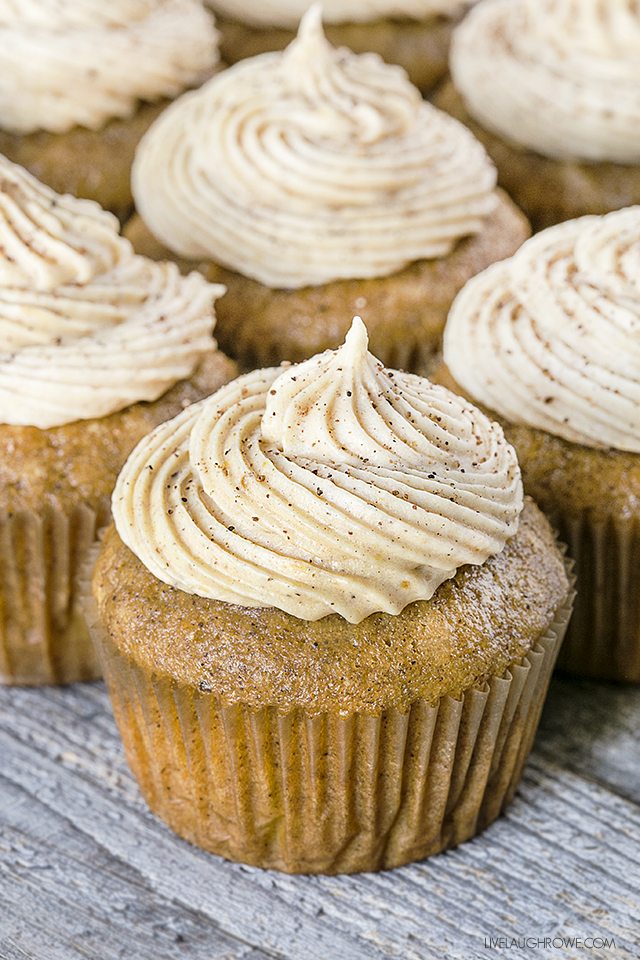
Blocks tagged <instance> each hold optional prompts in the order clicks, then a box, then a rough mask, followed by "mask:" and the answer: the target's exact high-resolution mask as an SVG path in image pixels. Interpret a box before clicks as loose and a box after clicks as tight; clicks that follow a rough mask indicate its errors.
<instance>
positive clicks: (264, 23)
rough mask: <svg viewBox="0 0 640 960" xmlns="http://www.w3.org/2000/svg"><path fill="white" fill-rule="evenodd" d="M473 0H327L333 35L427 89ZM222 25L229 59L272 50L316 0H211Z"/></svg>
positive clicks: (441, 70)
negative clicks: (402, 71)
mask: <svg viewBox="0 0 640 960" xmlns="http://www.w3.org/2000/svg"><path fill="white" fill-rule="evenodd" d="M471 2H472V0H375V2H374V3H371V2H370V0H349V2H348V3H345V2H344V0H328V2H327V0H325V2H324V3H323V5H322V9H323V15H324V18H325V21H326V23H327V36H328V38H329V40H330V41H331V43H334V44H336V45H337V46H345V47H349V48H350V49H351V50H355V51H356V52H357V53H368V52H369V51H370V50H372V51H374V52H375V53H378V54H380V56H381V57H383V59H384V60H386V61H387V62H388V63H398V64H400V66H402V67H404V69H405V70H406V71H407V73H408V74H409V76H410V77H411V80H412V82H413V83H415V84H416V86H417V87H420V89H421V90H426V89H429V88H431V87H433V85H434V84H435V83H437V81H438V80H440V79H441V78H442V77H443V76H444V75H445V73H446V72H447V53H448V49H449V41H450V39H451V29H452V25H453V24H454V23H455V22H456V20H457V19H459V17H460V16H461V15H462V13H463V12H464V11H465V10H466V9H467V8H468V7H469V5H470V3H471ZM208 3H209V6H210V7H211V8H212V9H213V10H215V12H216V16H217V19H218V24H219V27H220V34H221V39H220V43H221V48H222V53H223V56H224V59H225V60H226V61H227V63H237V61H238V60H243V59H245V58H246V57H254V56H256V55H257V54H259V53H266V52H267V51H269V50H283V49H284V47H286V46H287V45H288V44H289V43H291V41H292V40H293V38H294V36H295V31H296V27H297V26H298V23H299V22H300V18H301V17H302V15H303V14H304V12H305V11H306V10H307V9H308V8H309V7H310V6H311V3H310V0H270V2H268V3H261V4H256V3H253V2H251V0H208Z"/></svg>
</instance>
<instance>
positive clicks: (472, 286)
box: [444, 207, 640, 453]
mask: <svg viewBox="0 0 640 960" xmlns="http://www.w3.org/2000/svg"><path fill="white" fill-rule="evenodd" d="M444 357H445V362H446V364H447V366H448V367H449V369H450V371H451V373H452V374H453V376H454V377H455V379H456V380H457V382H458V383H459V384H460V385H461V386H462V387H463V389H464V390H465V392H466V393H467V394H468V395H469V396H471V397H473V399H474V400H475V401H476V402H478V403H480V404H482V405H483V406H486V407H488V408H489V409H491V410H493V411H495V412H496V413H498V414H500V415H501V416H503V417H505V418H506V419H507V420H508V421H510V422H511V423H519V424H527V425H529V426H531V427H535V428H537V429H540V430H545V431H546V432H547V433H552V434H555V435H556V436H558V437H562V438H563V439H565V440H568V441H570V442H573V443H578V444H583V445H585V446H589V447H602V448H614V449H617V450H624V451H629V452H632V453H640V207H629V208H627V209H625V210H620V211H616V212H614V213H610V214H607V215H606V216H604V217H596V216H593V217H583V218H581V219H579V220H571V221H568V222H567V223H562V224H559V225H558V226H555V227H551V228H550V229H548V230H544V231H543V232H542V233H539V234H537V235H536V236H535V237H533V238H532V239H531V240H528V241H527V243H525V244H524V246H523V247H521V248H520V250H519V251H518V252H517V253H516V254H515V256H513V257H512V258H511V259H510V260H504V261H502V262H501V263H497V264H495V265H494V266H492V267H489V269H488V270H485V271H484V273H481V274H479V275H478V276H477V277H474V278H473V280H471V281H470V282H469V283H468V284H467V285H466V287H465V288H464V289H463V290H462V292H461V293H460V294H459V295H458V298H457V299H456V301H455V303H454V305H453V308H452V310H451V313H450V316H449V320H448V322H447V327H446V331H445V340H444Z"/></svg>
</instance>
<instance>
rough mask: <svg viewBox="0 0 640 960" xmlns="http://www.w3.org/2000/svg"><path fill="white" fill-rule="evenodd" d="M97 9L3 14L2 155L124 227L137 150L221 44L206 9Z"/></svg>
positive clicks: (205, 73) (114, 4) (186, 5)
mask: <svg viewBox="0 0 640 960" xmlns="http://www.w3.org/2000/svg"><path fill="white" fill-rule="evenodd" d="M99 6H100V5H96V4H95V3H91V2H88V0H75V2H74V3H67V4H62V5H57V6H56V7H55V9H54V7H52V5H51V4H50V3H46V2H44V0H33V2H31V3H29V4H28V5H26V6H25V5H22V6H21V7H20V11H19V12H18V10H17V7H16V12H15V13H11V12H6V13H4V14H0V104H1V106H0V153H3V154H4V155H5V156H7V157H9V159H11V160H13V161H14V162H16V163H19V164H21V165H22V166H25V167H27V169H29V170H30V171H31V173H33V174H34V176H36V177H38V179H40V180H42V181H43V182H44V183H47V184H48V185H49V186H51V187H52V188H53V189H54V190H56V191H58V192H59V193H73V194H74V195H76V196H80V197H85V198H88V199H91V200H96V201H97V202H98V203H100V204H101V206H103V207H105V208H106V209H108V210H111V211H113V212H114V213H116V214H117V215H118V216H119V217H120V218H122V219H124V218H125V217H126V216H127V215H128V214H129V213H130V211H131V207H132V197H131V186H130V182H129V181H130V173H131V164H132V162H133V156H134V152H135V148H136V146H137V145H138V143H139V141H140V139H141V137H142V135H143V134H144V133H145V131H146V130H147V128H148V127H149V126H150V124H151V123H152V122H153V120H155V118H156V117H157V116H158V115H159V113H160V112H161V111H162V109H164V107H166V106H167V104H168V103H170V102H171V100H172V99H174V98H175V97H176V96H178V95H179V94H180V93H182V92H183V91H184V90H186V89H188V88H189V87H194V86H198V85H199V84H201V83H202V82H203V81H204V80H205V79H208V78H209V77H210V76H211V75H212V73H213V72H214V70H215V69H216V67H217V64H218V37H217V33H216V31H215V28H214V23H213V17H212V16H211V15H210V14H209V13H208V12H207V11H206V10H205V8H204V6H203V0H144V2H140V0H111V2H109V3H105V4H103V9H102V10H100V9H99ZM23 7H24V9H23ZM34 58H35V59H36V60H37V69H35V68H34V65H33V64H34Z"/></svg>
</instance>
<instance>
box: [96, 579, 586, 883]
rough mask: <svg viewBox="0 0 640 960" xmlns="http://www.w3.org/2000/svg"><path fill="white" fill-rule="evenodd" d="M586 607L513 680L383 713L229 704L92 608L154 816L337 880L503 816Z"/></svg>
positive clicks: (549, 635)
mask: <svg viewBox="0 0 640 960" xmlns="http://www.w3.org/2000/svg"><path fill="white" fill-rule="evenodd" d="M572 599H573V591H571V594H570V595H569V596H568V597H567V599H566V601H565V602H564V604H563V605H562V606H561V607H560V608H559V609H558V611H557V615H556V619H555V621H554V623H553V624H552V626H551V627H550V628H549V630H548V631H547V632H546V633H545V635H544V636H542V637H541V638H540V639H539V641H538V642H537V643H536V644H535V645H534V647H533V649H532V650H531V651H530V652H529V654H528V655H527V656H525V657H524V658H523V659H522V660H521V661H520V662H518V663H515V664H513V665H512V666H511V668H510V669H509V670H508V671H507V672H506V673H505V674H504V675H503V676H500V677H495V678H493V679H492V680H490V681H489V682H488V683H487V684H485V685H484V686H481V687H480V686H479V687H473V688H471V689H469V690H467V691H466V693H465V694H464V696H463V697H462V698H461V699H460V700H454V699H452V698H450V697H444V698H443V699H442V700H441V701H440V702H439V703H438V704H436V705H435V706H431V705H429V704H428V703H427V702H425V701H423V700H417V701H415V702H414V703H413V704H412V706H411V708H410V709H409V711H408V712H407V713H400V712H398V711H397V710H387V711H384V712H383V713H382V714H379V715H376V716H369V715H366V714H364V713H353V714H350V715H341V714H340V713H339V712H338V711H336V712H335V713H332V712H324V713H320V714H312V713H311V712H308V711H305V710H303V709H300V708H297V709H293V710H291V711H288V712H282V711H280V710H278V709H276V708H275V707H262V708H250V707H248V706H246V705H244V704H242V703H235V704H229V703H225V702H223V701H222V700H221V699H220V698H219V697H218V696H217V695H215V694H214V693H212V692H208V691H206V690H201V689H196V688H192V687H188V686H184V685H180V684H178V683H176V682H174V681H172V680H171V679H169V678H166V677H163V676H153V675H150V674H149V673H148V672H147V671H145V670H143V669H141V668H140V667H139V666H138V665H137V664H136V663H134V662H133V661H132V660H130V659H128V658H126V657H124V656H123V655H122V654H121V653H120V652H119V651H118V649H117V647H116V645H115V644H114V643H113V642H112V641H111V639H110V638H109V636H108V635H107V633H106V631H105V630H104V629H103V628H102V627H101V625H100V624H99V623H98V621H97V610H96V606H95V603H94V602H93V601H91V600H90V601H88V611H89V612H88V620H89V623H90V628H91V631H92V634H93V636H94V640H95V642H96V645H97V646H98V648H99V650H100V654H101V659H102V664H103V669H104V673H105V678H106V680H107V684H108V687H109V691H110V694H111V698H112V704H113V709H114V714H115V717H116V720H117V723H118V726H119V728H120V733H121V736H122V739H123V742H124V746H125V750H126V754H127V759H128V761H129V765H130V766H131V769H132V771H133V773H134V775H135V776H136V778H137V780H138V783H139V784H140V788H141V790H142V793H143V794H144V797H145V799H146V800H147V803H148V804H149V806H150V807H151V809H152V811H153V812H154V813H155V814H157V815H158V816H159V817H161V818H162V819H163V820H164V821H166V823H167V824H168V825H169V826H170V827H171V828H172V829H173V830H174V831H175V832H176V833H178V834H179V835H180V836H182V837H184V838H185V839H187V840H189V841H191V842H192V843H194V844H197V845H198V846H200V847H203V848H204V849H206V850H209V851H211V852H213V853H217V854H220V855H221V856H223V857H226V858H228V859H231V860H237V861H240V862H243V863H247V864H252V865H257V866H260V867H265V868H272V869H276V870H282V871H286V872H288V873H330V874H333V873H352V872H356V871H365V870H379V869H385V868H389V867H395V866H399V865H400V864H403V863H407V862H409V861H412V860H419V859H422V858H424V857H427V856H429V855H431V854H434V853H438V852H439V851H441V850H444V849H446V848H448V847H454V846H456V845H457V844H459V843H461V842H462V841H464V840H467V839H469V838H470V837H472V836H474V835H475V834H476V833H478V832H479V831H480V830H482V829H483V828H484V827H486V826H487V825H488V824H489V823H491V822H492V821H493V820H495V819H496V817H497V816H498V815H499V814H500V812H501V811H502V810H503V808H504V807H505V805H506V804H507V803H508V802H509V801H510V800H511V798H512V796H513V793H514V791H515V789H516V786H517V784H518V781H519V779H520V776H521V772H522V768H523V765H524V762H525V759H526V757H527V755H528V753H529V750H530V748H531V744H532V742H533V738H534V734H535V731H536V728H537V725H538V721H539V718H540V712H541V709H542V705H543V703H544V698H545V695H546V691H547V687H548V684H549V680H550V677H551V673H552V670H553V667H554V664H555V661H556V657H557V655H558V651H559V648H560V645H561V642H562V639H563V636H564V633H565V629H566V626H567V622H568V620H569V617H570V614H571V605H572Z"/></svg>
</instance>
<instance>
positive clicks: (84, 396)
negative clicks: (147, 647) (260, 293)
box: [0, 158, 235, 684]
mask: <svg viewBox="0 0 640 960" xmlns="http://www.w3.org/2000/svg"><path fill="white" fill-rule="evenodd" d="M0 245H1V246H2V248H3V250H4V251H5V256H4V257H3V258H2V260H0V332H1V333H2V341H3V348H2V351H0V560H1V566H2V577H1V578H0V683H30V684H36V683H47V682H50V683H52V682H57V683H69V682H72V681H74V680H83V679H91V678H94V677H96V676H97V675H98V665H97V661H96V658H95V653H94V651H93V649H92V647H91V644H90V642H89V637H88V635H87V629H86V624H85V622H84V618H83V616H82V614H81V611H80V608H79V584H80V580H81V572H82V568H83V565H84V564H85V563H86V560H87V556H88V553H89V551H90V548H91V547H92V545H93V544H94V543H95V541H96V537H97V535H98V532H99V531H100V529H102V528H103V527H104V526H105V524H106V523H107V522H108V520H109V516H110V509H109V497H110V494H111V491H112V489H113V485H114V483H115V479H116V476H117V474H118V472H119V470H120V468H121V467H122V465H123V463H124V462H125V460H126V458H127V456H128V454H129V453H130V452H131V450H132V449H133V447H134V446H135V445H136V443H137V442H138V441H139V440H140V439H141V438H142V437H143V436H144V435H145V434H146V433H148V432H149V430H151V429H152V428H153V427H155V426H156V425H157V424H158V423H160V422H162V421H163V420H165V419H167V418H169V417H171V416H175V414H177V413H179V412H180V411H181V410H183V409H184V408H185V406H187V405H188V404H190V403H192V402H193V401H194V400H199V399H201V398H202V397H203V396H206V395H207V394H208V393H210V392H211V391H212V390H215V389H216V388H217V387H219V386H220V385H221V384H222V383H224V382H226V380H228V379H230V378H231V377H232V376H234V373H235V365H234V364H233V363H232V362H231V361H230V360H228V359H227V358H226V357H225V356H224V355H223V354H221V353H220V352H218V351H217V350H216V349H215V341H214V340H213V338H212V336H211V331H212V328H213V325H214V322H215V320H214V315H213V306H212V305H213V301H214V299H215V297H216V296H219V295H220V293H221V290H220V288H216V287H213V286H211V285H209V284H207V283H206V281H205V280H204V279H203V278H202V277H201V276H200V275H199V274H192V275H191V276H187V277H182V276H181V275H180V273H179V271H178V269H177V267H176V266H175V264H170V263H168V264H161V263H155V262H151V261H148V260H145V259H144V258H142V257H138V256H136V255H134V253H133V250H132V248H131V246H130V245H129V243H128V242H127V241H126V240H124V239H123V238H122V237H120V236H119V235H118V223H117V220H116V219H115V218H114V217H113V216H112V215H111V214H108V213H105V212H104V211H102V210H100V208H99V207H97V205H95V204H94V203H92V202H91V201H85V200H77V199H75V198H73V197H68V196H61V195H57V194H55V193H53V191H51V190H50V189H49V188H47V187H45V186H44V185H42V184H40V183H38V181H36V180H35V179H34V178H32V177H31V176H30V174H28V173H27V172H26V171H25V170H23V169H22V168H20V167H17V166H15V165H14V164H12V163H10V162H9V161H8V160H6V159H4V158H0Z"/></svg>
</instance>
